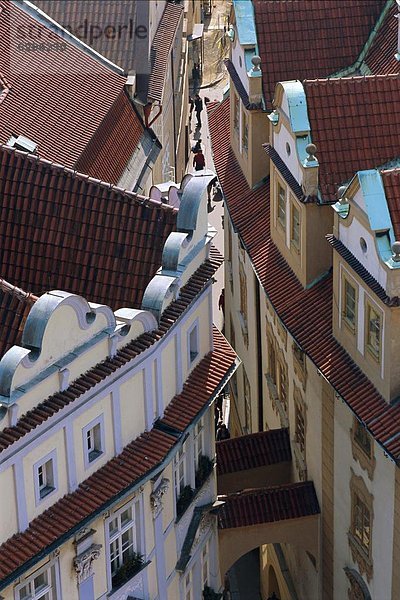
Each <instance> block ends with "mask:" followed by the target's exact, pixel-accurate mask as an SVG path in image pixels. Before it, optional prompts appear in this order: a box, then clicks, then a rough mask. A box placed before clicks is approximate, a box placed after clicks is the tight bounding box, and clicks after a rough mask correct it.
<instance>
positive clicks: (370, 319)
mask: <svg viewBox="0 0 400 600" xmlns="http://www.w3.org/2000/svg"><path fill="white" fill-rule="evenodd" d="M366 308H367V311H366V315H367V322H366V325H367V327H366V346H367V350H368V351H369V353H370V354H371V355H372V356H373V357H374V358H375V359H376V360H379V359H380V355H381V332H382V317H381V314H380V313H379V312H378V311H377V310H376V309H375V308H374V307H373V306H372V305H371V304H369V302H367V307H366Z"/></svg>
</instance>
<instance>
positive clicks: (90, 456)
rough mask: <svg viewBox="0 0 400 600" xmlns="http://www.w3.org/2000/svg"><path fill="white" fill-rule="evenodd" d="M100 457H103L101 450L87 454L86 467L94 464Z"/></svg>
mask: <svg viewBox="0 0 400 600" xmlns="http://www.w3.org/2000/svg"><path fill="white" fill-rule="evenodd" d="M100 456H103V451H102V450H92V452H89V454H88V456H87V467H90V466H91V465H92V463H94V462H96V460H97V459H98V458H100Z"/></svg>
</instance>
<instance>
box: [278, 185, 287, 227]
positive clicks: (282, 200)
mask: <svg viewBox="0 0 400 600" xmlns="http://www.w3.org/2000/svg"><path fill="white" fill-rule="evenodd" d="M277 213H278V223H280V224H281V225H282V227H283V228H284V229H285V228H286V192H285V189H284V188H283V187H282V186H281V184H280V183H278V210H277Z"/></svg>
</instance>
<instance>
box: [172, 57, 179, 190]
mask: <svg viewBox="0 0 400 600" xmlns="http://www.w3.org/2000/svg"><path fill="white" fill-rule="evenodd" d="M171 80H172V81H171V85H172V112H173V121H174V165H175V179H176V177H177V173H178V171H177V167H176V141H177V140H176V117H175V73H174V46H173V45H172V50H171Z"/></svg>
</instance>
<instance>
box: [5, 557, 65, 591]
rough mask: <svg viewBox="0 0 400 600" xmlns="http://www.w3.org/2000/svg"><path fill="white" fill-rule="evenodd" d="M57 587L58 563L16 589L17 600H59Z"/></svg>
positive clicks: (35, 574)
mask: <svg viewBox="0 0 400 600" xmlns="http://www.w3.org/2000/svg"><path fill="white" fill-rule="evenodd" d="M57 587H58V581H57V577H56V563H53V564H51V565H49V564H47V565H46V566H44V567H42V568H41V569H39V570H38V571H35V573H33V574H32V575H30V576H29V577H27V578H26V579H25V580H24V581H23V582H22V583H21V584H20V585H18V586H17V587H16V590H15V597H16V600H57V598H61V594H60V590H57ZM57 592H58V593H57Z"/></svg>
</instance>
